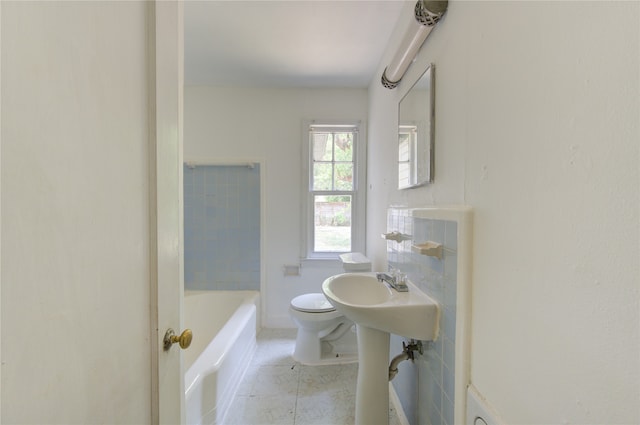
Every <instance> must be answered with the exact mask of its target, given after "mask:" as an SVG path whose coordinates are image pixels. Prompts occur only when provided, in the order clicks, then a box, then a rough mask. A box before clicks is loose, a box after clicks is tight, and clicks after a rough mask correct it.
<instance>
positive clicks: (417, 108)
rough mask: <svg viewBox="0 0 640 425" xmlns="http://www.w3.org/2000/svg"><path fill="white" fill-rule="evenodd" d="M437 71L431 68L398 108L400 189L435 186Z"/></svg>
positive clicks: (432, 66)
mask: <svg viewBox="0 0 640 425" xmlns="http://www.w3.org/2000/svg"><path fill="white" fill-rule="evenodd" d="M434 83H435V68H434V65H433V64H431V65H430V66H429V68H427V70H426V71H425V72H424V74H422V77H420V79H419V80H418V81H417V82H416V83H415V84H414V85H413V87H411V89H409V91H408V92H407V94H406V95H405V96H404V97H403V98H402V100H400V105H399V107H398V124H399V128H398V189H408V188H411V187H418V186H422V185H424V184H427V183H432V182H433V165H434V149H433V148H434V135H435V133H434V123H435V119H434V117H435V114H434V112H435V84H434Z"/></svg>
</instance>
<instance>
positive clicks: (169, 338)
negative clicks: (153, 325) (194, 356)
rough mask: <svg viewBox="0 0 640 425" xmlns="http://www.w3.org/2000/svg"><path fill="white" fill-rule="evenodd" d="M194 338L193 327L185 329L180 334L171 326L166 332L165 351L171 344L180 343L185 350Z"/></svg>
mask: <svg viewBox="0 0 640 425" xmlns="http://www.w3.org/2000/svg"><path fill="white" fill-rule="evenodd" d="M192 339H193V332H191V329H185V330H184V331H182V333H181V334H180V335H176V334H175V332H174V330H173V329H171V328H169V329H168V330H167V332H166V333H165V334H164V349H165V351H166V350H168V349H169V348H171V345H173V344H174V343H176V342H177V343H178V344H179V345H180V348H182V349H183V350H184V349H185V348H188V347H189V346H190V345H191V340H192Z"/></svg>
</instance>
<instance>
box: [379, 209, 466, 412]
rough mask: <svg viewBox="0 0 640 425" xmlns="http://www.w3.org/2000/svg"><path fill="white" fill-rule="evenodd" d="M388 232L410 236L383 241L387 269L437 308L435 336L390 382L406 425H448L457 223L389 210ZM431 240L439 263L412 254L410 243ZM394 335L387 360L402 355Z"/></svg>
mask: <svg viewBox="0 0 640 425" xmlns="http://www.w3.org/2000/svg"><path fill="white" fill-rule="evenodd" d="M387 231H388V232H391V231H399V232H402V233H405V234H408V235H412V239H411V240H407V241H404V242H401V243H398V242H395V241H387V259H388V264H389V267H393V268H397V269H400V270H401V271H402V272H404V273H406V274H407V276H408V278H409V279H410V280H411V281H412V282H413V283H414V284H415V285H416V286H418V287H419V288H420V289H422V290H423V291H425V292H426V293H428V294H429V295H430V296H431V297H432V298H434V299H435V300H436V301H438V303H439V304H440V306H441V317H440V334H439V337H438V339H437V340H436V341H430V342H423V348H424V352H423V354H422V355H418V356H416V360H415V362H414V363H413V364H411V363H409V362H403V364H402V365H401V366H400V368H399V369H400V373H399V374H398V376H397V377H396V379H394V380H393V385H394V389H395V391H396V393H397V394H398V398H399V399H400V402H401V404H402V406H403V409H404V411H405V414H406V415H407V419H408V420H409V423H410V424H411V425H417V424H428V425H453V423H454V382H455V379H454V378H455V339H456V338H455V336H456V307H457V306H456V295H457V294H456V286H457V255H458V254H457V248H458V247H457V231H458V228H457V223H456V222H454V221H445V220H432V219H423V218H415V217H411V215H410V213H409V211H408V210H406V209H400V208H397V209H396V208H391V209H389V213H388V216H387ZM426 241H433V242H437V243H441V244H442V245H443V247H444V250H443V259H442V260H440V259H438V258H434V257H428V256H425V255H421V254H418V253H415V252H412V251H411V245H412V244H419V243H424V242H426ZM402 341H406V338H403V337H401V336H398V335H392V336H391V348H390V353H389V354H390V356H395V355H397V354H399V353H400V352H401V351H402Z"/></svg>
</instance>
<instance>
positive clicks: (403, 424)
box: [389, 382, 410, 425]
mask: <svg viewBox="0 0 640 425" xmlns="http://www.w3.org/2000/svg"><path fill="white" fill-rule="evenodd" d="M389 401H391V404H392V405H393V408H394V409H396V414H397V415H398V422H400V425H410V424H409V419H407V415H405V414H404V409H403V408H402V404H401V403H400V399H399V398H398V394H396V389H395V388H393V384H391V382H389Z"/></svg>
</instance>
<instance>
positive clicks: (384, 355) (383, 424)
mask: <svg viewBox="0 0 640 425" xmlns="http://www.w3.org/2000/svg"><path fill="white" fill-rule="evenodd" d="M356 327H357V330H358V333H357V334H358V362H359V365H358V383H357V388H356V425H388V424H389V333H388V332H383V331H379V330H377V329H372V328H367V327H365V326H361V325H356Z"/></svg>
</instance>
